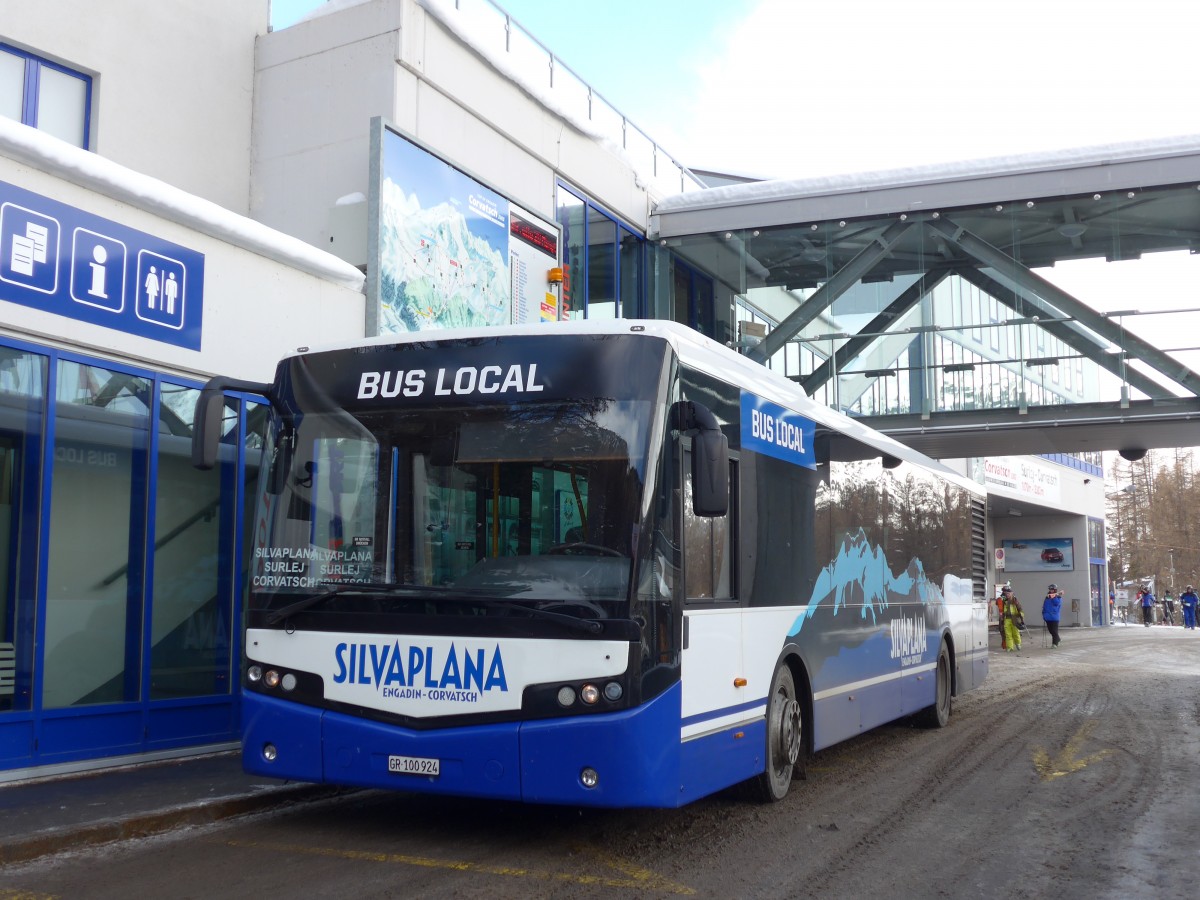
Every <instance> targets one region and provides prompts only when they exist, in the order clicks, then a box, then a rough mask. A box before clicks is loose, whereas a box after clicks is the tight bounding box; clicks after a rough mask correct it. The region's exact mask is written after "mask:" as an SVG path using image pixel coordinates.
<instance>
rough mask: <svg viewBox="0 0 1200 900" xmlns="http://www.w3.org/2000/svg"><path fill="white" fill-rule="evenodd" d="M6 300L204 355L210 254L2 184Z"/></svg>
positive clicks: (0, 293)
mask: <svg viewBox="0 0 1200 900" xmlns="http://www.w3.org/2000/svg"><path fill="white" fill-rule="evenodd" d="M0 300H7V301H9V302H10V303H20V304H21V305H22V306H30V307H33V308H35V309H42V310H45V311H46V312H51V313H54V314H56V315H60V316H67V317H69V318H72V319H77V320H79V321H81V322H90V323H92V324H93V325H102V326H103V327H105V328H113V329H116V330H117V331H123V332H125V333H127V334H135V335H138V336H139V337H144V338H149V339H151V340H154V341H162V342H164V343H167V344H174V345H176V346H178V347H186V348H187V349H189V350H199V349H200V337H201V331H202V328H201V326H202V324H203V315H204V254H202V253H197V252H196V251H195V250H189V249H187V248H186V247H181V246H179V245H178V244H173V243H171V242H170V241H165V240H163V239H162V238H159V237H155V236H154V235H152V234H146V233H145V232H142V231H135V230H134V229H132V228H127V227H126V226H124V225H120V224H118V223H116V222H112V221H110V220H108V219H102V218H100V217H99V216H94V215H92V214H90V213H86V212H83V211H82V210H79V209H76V208H75V207H73V206H67V205H66V204H64V203H59V202H57V201H56V200H51V199H49V198H48V197H42V196H39V195H38V194H33V193H30V192H29V191H26V190H23V189H21V188H19V187H16V186H14V185H11V184H6V183H4V182H2V181H0Z"/></svg>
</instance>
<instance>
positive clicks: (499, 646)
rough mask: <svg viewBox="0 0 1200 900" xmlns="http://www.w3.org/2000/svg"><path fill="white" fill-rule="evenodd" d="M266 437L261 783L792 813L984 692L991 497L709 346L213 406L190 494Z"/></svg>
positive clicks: (612, 346) (199, 439)
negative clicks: (751, 803) (877, 744)
mask: <svg viewBox="0 0 1200 900" xmlns="http://www.w3.org/2000/svg"><path fill="white" fill-rule="evenodd" d="M227 390H237V391H246V392H253V393H257V394H261V395H262V396H264V397H265V398H266V399H267V400H268V401H269V410H270V411H269V419H270V422H269V426H268V428H267V434H266V440H265V445H264V450H263V457H262V462H261V465H260V468H259V473H258V482H257V483H258V486H257V489H256V495H257V496H256V506H255V512H254V520H253V523H252V527H253V535H252V538H251V539H250V541H249V543H250V546H249V549H248V550H247V556H248V559H247V560H246V561H245V566H244V568H245V570H246V571H245V577H246V580H247V582H248V584H247V592H248V595H247V600H246V604H245V619H246V622H245V632H244V635H245V642H244V661H243V662H244V666H243V672H242V686H243V704H244V706H243V717H242V718H243V761H244V766H245V768H246V769H247V770H248V771H249V772H251V773H257V774H262V775H268V776H273V777H276V778H285V779H292V780H300V781H306V782H316V783H331V784H340V785H357V786H364V787H374V788H391V789H397V790H404V791H415V792H429V793H440V794H447V795H459V796H470V797H479V798H498V799H506V800H517V801H525V802H531V803H546V804H575V805H580V806H589V805H590V806H606V807H677V806H681V805H683V804H686V803H689V802H691V801H694V800H696V799H697V798H700V797H704V796H706V795H709V794H712V793H714V792H716V791H719V790H722V789H724V788H727V787H730V786H733V785H742V786H743V790H744V792H745V793H746V794H749V795H750V796H753V797H759V798H762V799H763V800H764V801H777V800H780V799H782V798H783V797H784V796H785V795H786V794H787V793H788V790H789V788H790V786H791V782H792V781H793V779H795V778H800V777H802V776H803V774H804V766H805V760H806V758H807V757H808V756H809V755H810V754H812V753H814V752H815V751H818V750H821V749H822V748H825V747H828V746H830V745H832V744H835V743H837V742H839V741H843V740H845V739H847V738H850V737H853V736H855V735H858V734H861V733H863V732H864V731H867V730H869V729H872V728H875V727H876V726H879V725H882V724H884V723H887V722H891V721H894V720H898V719H909V718H912V719H915V720H920V721H924V722H926V723H928V724H929V725H931V726H933V727H940V726H945V725H946V724H947V722H948V719H949V716H950V713H951V701H952V698H953V697H954V696H955V695H958V694H961V693H962V692H964V691H966V690H969V689H970V688H972V687H974V686H975V685H978V684H979V683H980V682H981V681H982V680H983V679H984V677H985V675H986V672H987V603H986V598H985V595H984V575H985V571H984V567H985V564H986V562H985V557H984V547H983V530H984V514H985V495H984V494H983V493H982V492H981V491H980V489H979V488H978V487H977V486H976V484H975V483H974V482H972V481H970V480H969V479H967V478H965V477H963V476H961V475H959V474H957V473H955V472H954V471H952V470H951V469H949V468H947V467H945V466H942V465H941V464H939V463H936V462H934V461H933V460H930V459H927V458H925V457H923V456H921V455H920V454H918V453H916V452H915V451H913V450H912V449H910V448H908V447H905V446H903V445H902V444H900V443H898V442H896V441H895V440H892V439H890V438H888V437H886V436H884V435H881V434H879V433H877V432H875V431H873V430H871V429H869V428H867V427H865V426H864V425H863V424H862V423H860V422H856V421H854V420H853V419H852V418H849V417H846V416H844V415H842V414H840V413H838V412H836V411H833V410H830V409H828V408H826V407H824V406H821V405H819V404H816V403H814V402H812V401H810V400H809V399H808V398H807V397H806V396H805V395H804V394H803V392H802V391H801V390H800V388H799V387H798V386H797V385H795V384H794V383H792V382H791V381H789V380H787V379H785V378H783V377H781V376H778V375H776V374H774V373H772V372H771V371H770V370H769V369H767V368H766V367H764V366H762V365H759V364H757V363H754V362H752V361H750V360H748V359H746V358H745V357H743V356H741V355H740V354H738V353H736V352H735V351H733V350H732V349H730V348H727V347H724V346H722V345H720V344H718V343H716V342H714V341H712V340H710V339H708V338H706V337H704V336H702V335H701V334H699V333H698V332H695V331H693V330H691V329H688V328H685V327H683V326H680V325H677V324H675V323H671V322H663V321H644V322H643V321H633V320H614V321H608V322H603V321H585V322H573V323H554V324H544V325H534V326H512V327H507V326H504V327H491V328H480V329H469V330H466V329H464V330H444V331H436V332H433V331H427V332H422V333H412V334H399V335H389V336H386V337H382V338H374V339H367V340H365V341H363V342H361V343H357V344H355V345H352V346H342V347H336V348H323V349H313V350H309V349H308V348H301V350H299V351H297V352H296V353H295V354H293V355H290V356H288V357H286V358H285V359H283V360H282V362H280V363H279V365H278V368H277V371H276V374H275V377H274V380H273V381H272V382H271V383H269V384H259V383H256V382H246V381H235V380H231V379H226V378H216V379H213V380H212V381H210V382H209V383H208V385H206V387H205V389H204V390H203V391H202V396H201V399H200V401H199V402H198V404H197V408H196V413H195V422H194V432H193V440H194V444H193V462H194V464H195V465H197V466H199V467H201V468H205V467H211V466H213V465H214V464H215V463H216V462H217V461H218V459H219V458H220V457H221V456H222V454H228V453H232V452H233V450H234V447H233V446H231V444H232V442H233V441H235V440H236V437H232V436H231V435H230V434H228V432H229V428H228V425H227V423H226V422H224V421H223V418H224V410H225V408H226V401H225V399H224V392H225V391H227Z"/></svg>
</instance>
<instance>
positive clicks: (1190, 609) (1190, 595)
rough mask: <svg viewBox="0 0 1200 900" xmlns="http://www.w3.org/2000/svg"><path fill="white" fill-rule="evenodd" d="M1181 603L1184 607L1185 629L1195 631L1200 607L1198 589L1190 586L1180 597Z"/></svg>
mask: <svg viewBox="0 0 1200 900" xmlns="http://www.w3.org/2000/svg"><path fill="white" fill-rule="evenodd" d="M1179 602H1180V603H1181V604H1182V605H1183V627H1184V628H1190V629H1192V630H1193V631H1195V630H1196V607H1197V606H1200V597H1197V596H1196V589H1195V588H1194V587H1192V586H1191V585H1190V584H1189V585H1188V586H1187V587H1186V588H1185V589H1184V592H1183V593H1182V594H1180V595H1179Z"/></svg>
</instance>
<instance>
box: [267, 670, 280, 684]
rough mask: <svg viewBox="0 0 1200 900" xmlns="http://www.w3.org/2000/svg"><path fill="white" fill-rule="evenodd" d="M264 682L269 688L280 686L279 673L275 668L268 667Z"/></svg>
mask: <svg viewBox="0 0 1200 900" xmlns="http://www.w3.org/2000/svg"><path fill="white" fill-rule="evenodd" d="M263 684H265V685H266V686H267V687H269V688H276V687H279V673H278V672H276V671H275V670H274V669H267V671H266V674H265V675H263Z"/></svg>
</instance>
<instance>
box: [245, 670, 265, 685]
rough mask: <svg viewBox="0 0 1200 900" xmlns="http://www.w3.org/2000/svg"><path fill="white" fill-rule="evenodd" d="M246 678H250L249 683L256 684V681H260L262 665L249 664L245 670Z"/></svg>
mask: <svg viewBox="0 0 1200 900" xmlns="http://www.w3.org/2000/svg"><path fill="white" fill-rule="evenodd" d="M246 678H248V679H249V680H250V683H251V684H258V682H260V681H262V666H251V667H250V668H248V669H247V670H246Z"/></svg>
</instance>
